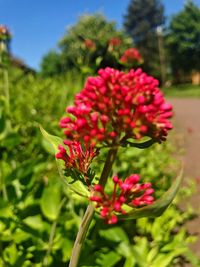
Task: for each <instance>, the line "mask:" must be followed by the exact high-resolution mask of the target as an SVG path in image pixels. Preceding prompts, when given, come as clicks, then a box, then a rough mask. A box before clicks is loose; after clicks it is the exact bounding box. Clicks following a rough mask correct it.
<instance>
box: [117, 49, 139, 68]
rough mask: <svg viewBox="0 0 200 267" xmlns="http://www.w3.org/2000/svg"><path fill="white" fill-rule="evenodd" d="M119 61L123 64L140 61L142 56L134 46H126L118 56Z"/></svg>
mask: <svg viewBox="0 0 200 267" xmlns="http://www.w3.org/2000/svg"><path fill="white" fill-rule="evenodd" d="M120 61H121V62H123V63H125V64H133V63H135V62H138V63H141V62H142V57H141V55H140V52H139V51H138V50H137V49H136V48H128V49H126V51H125V52H124V54H123V55H122V57H121V58H120Z"/></svg>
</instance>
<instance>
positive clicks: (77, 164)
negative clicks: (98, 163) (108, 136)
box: [56, 140, 97, 175]
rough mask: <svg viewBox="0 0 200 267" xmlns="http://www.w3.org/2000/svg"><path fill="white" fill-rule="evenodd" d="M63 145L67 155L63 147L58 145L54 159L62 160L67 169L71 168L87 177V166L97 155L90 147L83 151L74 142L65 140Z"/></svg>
mask: <svg viewBox="0 0 200 267" xmlns="http://www.w3.org/2000/svg"><path fill="white" fill-rule="evenodd" d="M64 144H65V145H67V146H68V149H69V153H67V151H66V149H65V148H64V147H63V146H61V145H59V146H58V148H59V152H58V153H57V154H56V158H57V159H62V160H64V162H65V167H66V168H67V169H71V168H73V169H76V170H77V171H79V172H81V173H82V174H85V175H87V173H88V170H89V166H90V164H91V162H92V160H93V158H94V157H95V156H96V155H97V151H94V149H93V148H91V147H90V148H88V149H85V150H83V149H82V147H81V145H80V143H79V142H76V141H74V142H70V141H67V140H65V141H64Z"/></svg>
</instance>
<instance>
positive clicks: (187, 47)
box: [167, 1, 200, 74]
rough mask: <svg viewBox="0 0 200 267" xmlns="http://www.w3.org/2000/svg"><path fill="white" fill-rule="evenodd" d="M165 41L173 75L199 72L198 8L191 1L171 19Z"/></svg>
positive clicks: (199, 34)
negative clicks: (180, 72)
mask: <svg viewBox="0 0 200 267" xmlns="http://www.w3.org/2000/svg"><path fill="white" fill-rule="evenodd" d="M167 41H168V47H169V55H170V60H171V66H172V70H173V72H174V73H175V74H176V73H177V72H178V71H183V72H191V71H192V70H198V71H199V70H200V8H199V7H198V6H197V5H195V4H194V2H193V1H187V3H186V4H185V6H184V9H183V10H182V11H181V12H179V13H178V14H177V15H175V16H174V17H173V18H172V20H171V22H170V25H169V34H168V38H167Z"/></svg>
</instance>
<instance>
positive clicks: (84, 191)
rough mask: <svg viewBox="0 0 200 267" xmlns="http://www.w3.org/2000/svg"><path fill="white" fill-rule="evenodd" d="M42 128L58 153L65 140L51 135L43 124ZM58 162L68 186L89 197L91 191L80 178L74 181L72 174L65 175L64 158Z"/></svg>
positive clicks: (61, 174)
mask: <svg viewBox="0 0 200 267" xmlns="http://www.w3.org/2000/svg"><path fill="white" fill-rule="evenodd" d="M40 130H41V132H42V135H43V136H44V138H45V139H46V140H47V141H48V142H49V143H50V144H51V146H52V147H53V149H54V152H55V153H57V152H58V145H60V144H62V143H63V140H62V139H61V138H59V137H58V136H55V135H51V134H49V133H47V132H46V131H45V130H44V129H43V128H42V126H40ZM56 162H57V167H58V171H59V174H60V177H61V179H62V181H63V182H64V184H67V186H69V187H70V188H71V189H72V190H73V191H74V192H75V193H77V194H79V195H81V196H84V197H88V196H89V191H88V190H87V188H86V187H85V186H84V185H83V183H82V182H81V181H79V180H76V181H74V179H73V178H72V177H70V176H67V177H66V176H65V175H64V169H65V164H64V162H63V160H59V159H56Z"/></svg>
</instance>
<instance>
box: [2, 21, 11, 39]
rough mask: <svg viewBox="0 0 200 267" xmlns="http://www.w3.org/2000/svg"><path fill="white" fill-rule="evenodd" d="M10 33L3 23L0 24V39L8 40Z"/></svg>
mask: <svg viewBox="0 0 200 267" xmlns="http://www.w3.org/2000/svg"><path fill="white" fill-rule="evenodd" d="M10 38H11V33H10V32H9V30H8V28H7V27H6V26H4V25H0V41H7V40H10Z"/></svg>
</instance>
